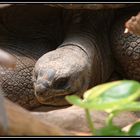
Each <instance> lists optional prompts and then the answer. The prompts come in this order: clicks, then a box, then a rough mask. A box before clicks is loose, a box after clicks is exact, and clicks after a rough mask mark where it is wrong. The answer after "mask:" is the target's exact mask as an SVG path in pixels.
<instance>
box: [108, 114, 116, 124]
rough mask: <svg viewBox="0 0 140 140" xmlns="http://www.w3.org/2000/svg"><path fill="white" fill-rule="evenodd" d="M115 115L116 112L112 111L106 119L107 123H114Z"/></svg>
mask: <svg viewBox="0 0 140 140" xmlns="http://www.w3.org/2000/svg"><path fill="white" fill-rule="evenodd" d="M114 116H115V114H114V113H110V114H109V116H108V118H107V120H106V125H107V126H109V125H112V120H113V117H114Z"/></svg>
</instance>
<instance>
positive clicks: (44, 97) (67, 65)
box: [33, 47, 89, 105]
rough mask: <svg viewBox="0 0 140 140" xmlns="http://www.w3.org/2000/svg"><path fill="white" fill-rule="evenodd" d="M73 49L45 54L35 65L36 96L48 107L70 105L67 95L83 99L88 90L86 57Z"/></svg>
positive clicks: (57, 50)
mask: <svg viewBox="0 0 140 140" xmlns="http://www.w3.org/2000/svg"><path fill="white" fill-rule="evenodd" d="M77 51H78V50H73V49H71V47H68V48H59V49H56V50H54V51H51V52H48V53H46V54H44V55H43V56H42V57H41V58H40V59H39V60H38V61H37V63H36V65H35V68H34V72H33V79H34V89H35V96H36V97H37V99H38V101H39V102H40V103H42V104H46V105H67V104H68V103H67V102H66V100H65V96H66V95H71V94H77V95H80V96H81V95H82V94H83V92H84V91H85V90H86V89H87V88H88V85H89V83H88V82H89V79H88V74H89V73H88V68H87V56H85V54H84V53H83V52H79V51H78V52H77Z"/></svg>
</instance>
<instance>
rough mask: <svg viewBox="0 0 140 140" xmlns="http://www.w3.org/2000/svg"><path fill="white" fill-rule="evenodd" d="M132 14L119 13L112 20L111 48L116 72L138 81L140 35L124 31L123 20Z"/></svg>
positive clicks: (139, 79)
mask: <svg viewBox="0 0 140 140" xmlns="http://www.w3.org/2000/svg"><path fill="white" fill-rule="evenodd" d="M129 12H130V11H129ZM136 13H137V12H136ZM132 15H135V14H134V13H131V14H129V15H128V14H127V15H120V17H119V18H117V19H116V20H115V21H114V25H113V26H112V33H111V48H112V51H113V54H114V56H115V60H116V62H117V64H118V65H117V67H119V69H118V72H119V73H121V75H122V76H123V78H127V79H133V80H138V81H140V36H137V35H134V34H130V33H124V30H125V22H126V21H127V20H128V19H130V17H131V16H132Z"/></svg>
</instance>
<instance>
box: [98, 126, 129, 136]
mask: <svg viewBox="0 0 140 140" xmlns="http://www.w3.org/2000/svg"><path fill="white" fill-rule="evenodd" d="M125 135H127V133H125V132H124V131H122V130H121V128H120V127H117V126H115V125H109V126H105V127H103V128H101V129H99V130H97V131H96V136H125Z"/></svg>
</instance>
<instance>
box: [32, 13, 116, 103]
mask: <svg viewBox="0 0 140 140" xmlns="http://www.w3.org/2000/svg"><path fill="white" fill-rule="evenodd" d="M80 13H81V14H80ZM102 13H103V11H98V12H97V11H96V12H95V11H92V12H91V11H78V12H77V11H76V12H75V14H76V15H75V17H73V21H72V22H71V26H70V27H69V28H68V30H67V31H66V36H65V38H64V41H63V43H62V44H61V45H60V46H59V47H58V48H57V49H56V50H54V51H50V52H48V53H46V54H45V55H43V56H42V57H41V58H40V59H39V60H38V61H37V63H36V65H35V69H34V79H35V83H34V85H35V91H36V97H37V99H38V100H39V102H40V103H42V104H47V105H48V104H49V105H55V106H58V105H66V104H68V103H67V102H66V100H65V98H64V96H65V95H71V94H75V95H76V94H77V95H78V96H82V95H83V93H84V91H86V90H87V89H88V88H90V87H93V86H95V85H97V84H100V83H103V82H105V81H107V80H108V79H109V77H110V75H111V73H112V72H113V64H112V59H111V53H110V50H109V42H108V32H107V30H108V29H109V23H107V22H105V21H106V20H104V18H107V19H109V18H110V17H111V16H110V17H108V16H107V15H108V14H109V13H108V11H106V12H105V11H104V14H102ZM78 14H79V16H80V18H79V17H78V16H77V15H78ZM102 16H103V17H104V16H105V17H104V18H103V17H102ZM76 19H77V20H76ZM94 19H97V20H94ZM108 22H109V20H108ZM101 27H102V28H101ZM99 32H100V34H99ZM106 50H108V52H105V51H106ZM42 70H43V71H42ZM48 70H49V71H48ZM50 77H51V78H50ZM63 80H64V82H63ZM61 83H62V84H61Z"/></svg>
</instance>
